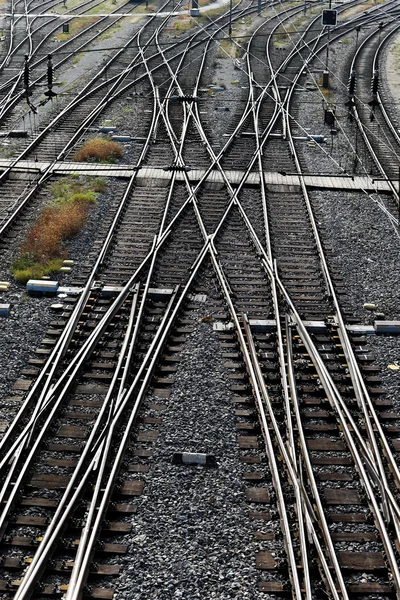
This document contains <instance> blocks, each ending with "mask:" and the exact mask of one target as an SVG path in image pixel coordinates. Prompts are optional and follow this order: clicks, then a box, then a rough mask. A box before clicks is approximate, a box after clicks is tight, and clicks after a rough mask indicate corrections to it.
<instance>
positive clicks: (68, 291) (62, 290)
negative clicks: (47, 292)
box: [57, 287, 83, 296]
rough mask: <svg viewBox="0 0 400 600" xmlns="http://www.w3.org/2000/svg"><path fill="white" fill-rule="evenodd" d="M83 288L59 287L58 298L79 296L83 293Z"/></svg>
mask: <svg viewBox="0 0 400 600" xmlns="http://www.w3.org/2000/svg"><path fill="white" fill-rule="evenodd" d="M82 290H83V288H80V287H59V288H58V290H57V296H59V295H60V294H65V295H66V296H79V294H81V293H82Z"/></svg>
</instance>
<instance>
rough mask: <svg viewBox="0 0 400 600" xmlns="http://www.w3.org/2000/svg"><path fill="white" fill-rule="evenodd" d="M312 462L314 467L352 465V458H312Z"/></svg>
mask: <svg viewBox="0 0 400 600" xmlns="http://www.w3.org/2000/svg"><path fill="white" fill-rule="evenodd" d="M310 460H311V462H312V464H313V465H346V466H347V465H352V464H353V461H352V459H351V458H343V457H341V456H338V457H336V456H311V457H310Z"/></svg>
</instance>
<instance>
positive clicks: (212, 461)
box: [172, 452, 217, 467]
mask: <svg viewBox="0 0 400 600" xmlns="http://www.w3.org/2000/svg"><path fill="white" fill-rule="evenodd" d="M172 464H173V465H203V466H204V467H216V466H217V461H216V458H215V456H214V455H213V454H201V453H200V452H174V454H173V456H172Z"/></svg>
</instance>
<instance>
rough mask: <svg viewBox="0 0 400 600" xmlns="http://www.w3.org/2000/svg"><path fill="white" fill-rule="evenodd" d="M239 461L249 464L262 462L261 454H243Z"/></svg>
mask: <svg viewBox="0 0 400 600" xmlns="http://www.w3.org/2000/svg"><path fill="white" fill-rule="evenodd" d="M239 462H241V463H246V464H248V465H255V464H260V463H261V456H241V457H240V458H239Z"/></svg>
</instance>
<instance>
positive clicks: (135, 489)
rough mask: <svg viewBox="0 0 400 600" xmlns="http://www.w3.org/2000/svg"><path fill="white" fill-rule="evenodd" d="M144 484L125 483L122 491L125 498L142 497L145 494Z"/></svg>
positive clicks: (137, 481) (138, 482)
mask: <svg viewBox="0 0 400 600" xmlns="http://www.w3.org/2000/svg"><path fill="white" fill-rule="evenodd" d="M143 487H144V482H143V481H140V480H136V481H124V484H123V486H122V489H121V492H120V493H121V494H122V495H123V496H140V495H141V494H142V492H143Z"/></svg>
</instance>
